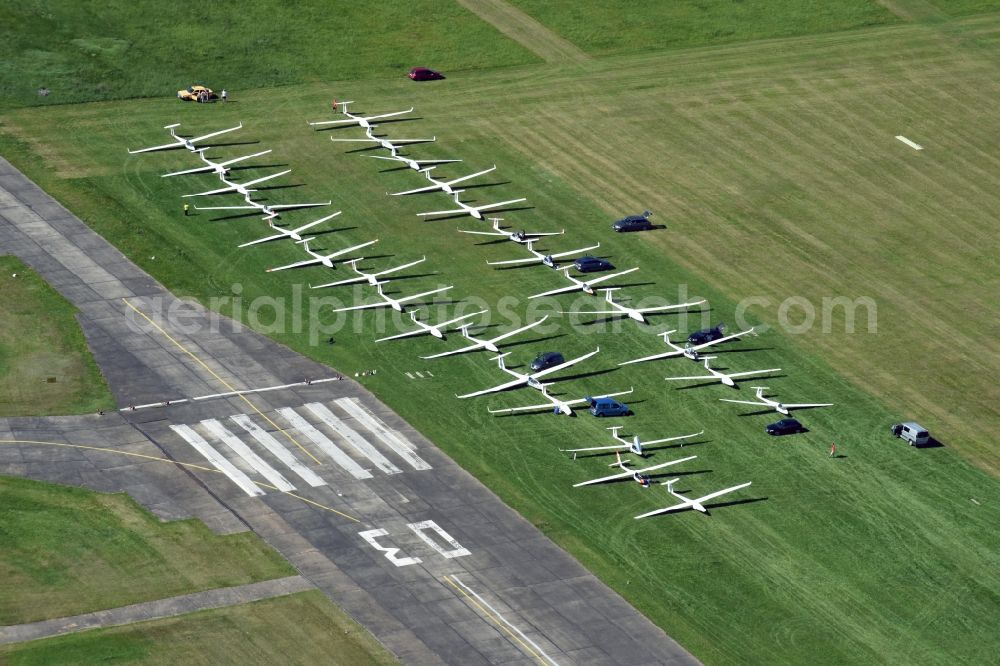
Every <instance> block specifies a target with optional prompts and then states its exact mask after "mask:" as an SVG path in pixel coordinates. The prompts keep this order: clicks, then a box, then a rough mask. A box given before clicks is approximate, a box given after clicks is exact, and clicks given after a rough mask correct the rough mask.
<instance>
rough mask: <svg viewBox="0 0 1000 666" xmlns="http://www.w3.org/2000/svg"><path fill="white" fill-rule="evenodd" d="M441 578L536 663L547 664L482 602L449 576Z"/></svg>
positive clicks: (543, 665) (546, 665)
mask: <svg viewBox="0 0 1000 666" xmlns="http://www.w3.org/2000/svg"><path fill="white" fill-rule="evenodd" d="M443 578H444V581H445V582H446V583H448V584H449V585H451V586H452V587H453V588H455V589H456V590H458V591H459V592H461V593H462V596H463V597H465V599H466V601H468V602H469V603H470V604H472V605H473V606H475V607H476V608H478V609H479V612H480V613H482V614H483V615H485V616H486V617H487V618H489V619H490V621H492V622H493V624H495V625H496V626H497V627H499V628H500V629H503V630H504V631H505V632H506V633H507V635H508V636H510V637H511V638H513V639H514V640H515V641H517V642H518V644H519V645H520V646H521V647H522V648H524V651H525V652H527V653H528V654H530V655H531V656H532V657H534V658H535V660H536V661H538V663H540V664H542V666H549V665H548V662H546V661H544V660H543V659H542V658H541V657H540V656H538V653H537V652H535V651H534V650H532V649H531V646H530V645H528V644H527V643H525V642H524V641H523V640H521V637H520V636H518V635H517V634H515V633H514V632H513V631H511V630H510V628H509V627H508V626H507V625H506V624H504V622H503V621H502V620H500V619H499V618H497V617H496V616H495V615H493V613H491V612H490V611H488V610H486V609H485V608H483V606H482V604H480V603H479V602H478V601H476V600H475V599H473V598H472V597H471V596H470V595H469V593H468V592H466V591H465V590H463V589H462V588H461V587H459V586H458V585H456V584H455V581H453V580H452V579H451V578H449V577H448V576H444V577H443Z"/></svg>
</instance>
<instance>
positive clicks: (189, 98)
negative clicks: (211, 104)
mask: <svg viewBox="0 0 1000 666" xmlns="http://www.w3.org/2000/svg"><path fill="white" fill-rule="evenodd" d="M200 94H203V95H206V96H207V97H206V99H209V100H212V99H216V98H217V97H218V95H216V94H215V92H213V91H212V89H211V88H206V87H205V86H188V87H187V89H185V90H178V91H177V99H182V100H184V101H186V102H198V101H200V100H199V99H198V96H199V95H200Z"/></svg>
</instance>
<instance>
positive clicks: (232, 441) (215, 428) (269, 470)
mask: <svg viewBox="0 0 1000 666" xmlns="http://www.w3.org/2000/svg"><path fill="white" fill-rule="evenodd" d="M201 425H202V426H203V427H204V428H205V430H207V431H209V432H210V433H212V435H214V436H215V437H217V438H218V439H220V440H221V441H222V442H224V443H225V445H226V446H228V447H229V448H230V449H232V451H233V453H235V454H236V455H238V456H239V457H240V458H243V460H245V461H246V462H247V464H248V465H250V466H251V467H253V468H254V469H255V470H256V471H257V473H258V474H260V475H261V476H263V477H264V478H265V479H267V480H268V483H270V484H271V485H272V486H274V487H275V488H277V489H278V490H280V491H281V492H283V493H287V492H291V491H293V490H295V486H293V485H292V484H291V483H289V482H288V479H286V478H285V477H284V476H282V475H281V472H279V471H278V470H276V469H274V468H273V467H271V466H270V465H268V464H267V461H265V460H264V459H263V458H261V457H260V456H259V455H257V454H256V453H254V452H253V450H252V449H251V448H250V447H249V446H247V445H246V444H244V443H243V440H242V439H240V438H239V437H237V436H236V435H234V434H233V433H231V432H229V430H227V429H226V426H224V425H222V424H221V423H219V422H218V421H216V420H215V419H205V420H204V421H202V422H201Z"/></svg>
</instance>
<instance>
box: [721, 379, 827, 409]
mask: <svg viewBox="0 0 1000 666" xmlns="http://www.w3.org/2000/svg"><path fill="white" fill-rule="evenodd" d="M752 388H754V389H756V390H757V400H755V401H753V400H730V399H729V398H719V400H721V401H722V402H735V403H737V404H740V405H759V406H761V407H770V408H772V409H774V411H776V412H778V413H779V414H784V415H785V416H788V415H789V413H790V412H791V411H792V410H793V409H810V408H812V407H832V406H833V403H832V402H802V403H784V402H778V401H777V400H771V399H770V398H766V397H764V391H766V390H767V387H766V386H754V387H752Z"/></svg>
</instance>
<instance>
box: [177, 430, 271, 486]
mask: <svg viewBox="0 0 1000 666" xmlns="http://www.w3.org/2000/svg"><path fill="white" fill-rule="evenodd" d="M170 429H171V430H173V431H174V432H176V433H177V434H178V435H180V436H181V437H183V438H184V439H185V440H186V441H187V443H188V444H190V445H191V446H193V447H194V449H195V450H196V451H197V452H198V453H200V454H201V455H203V456H204V457H205V459H206V460H207V461H208V462H210V463H212V465H213V466H214V467H215V468H216V469H217V470H219V471H220V472H222V473H223V474H225V475H226V476H228V477H229V478H230V479H231V480H232V482H233V483H235V484H236V485H237V486H239V487H240V489H241V490H242V491H243V492H245V493H246V494H247V495H249V496H250V497H260V496H261V495H263V494H264V491H263V490H261V489H260V486H258V485H257V484H256V483H254V482H253V481H251V480H250V477H249V476H247V475H246V474H244V473H243V472H241V471H240V470H238V469H237V468H236V467H234V466H233V464H232V463H231V462H229V461H228V460H226V459H225V458H224V457H223V456H222V454H220V453H219V452H218V451H216V450H215V449H214V448H212V445H211V444H209V443H208V442H206V441H205V440H204V439H202V437H201V435H199V434H198V433H196V432H195V431H194V430H192V429H191V428H189V427H188V426H186V425H172V426H170Z"/></svg>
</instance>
